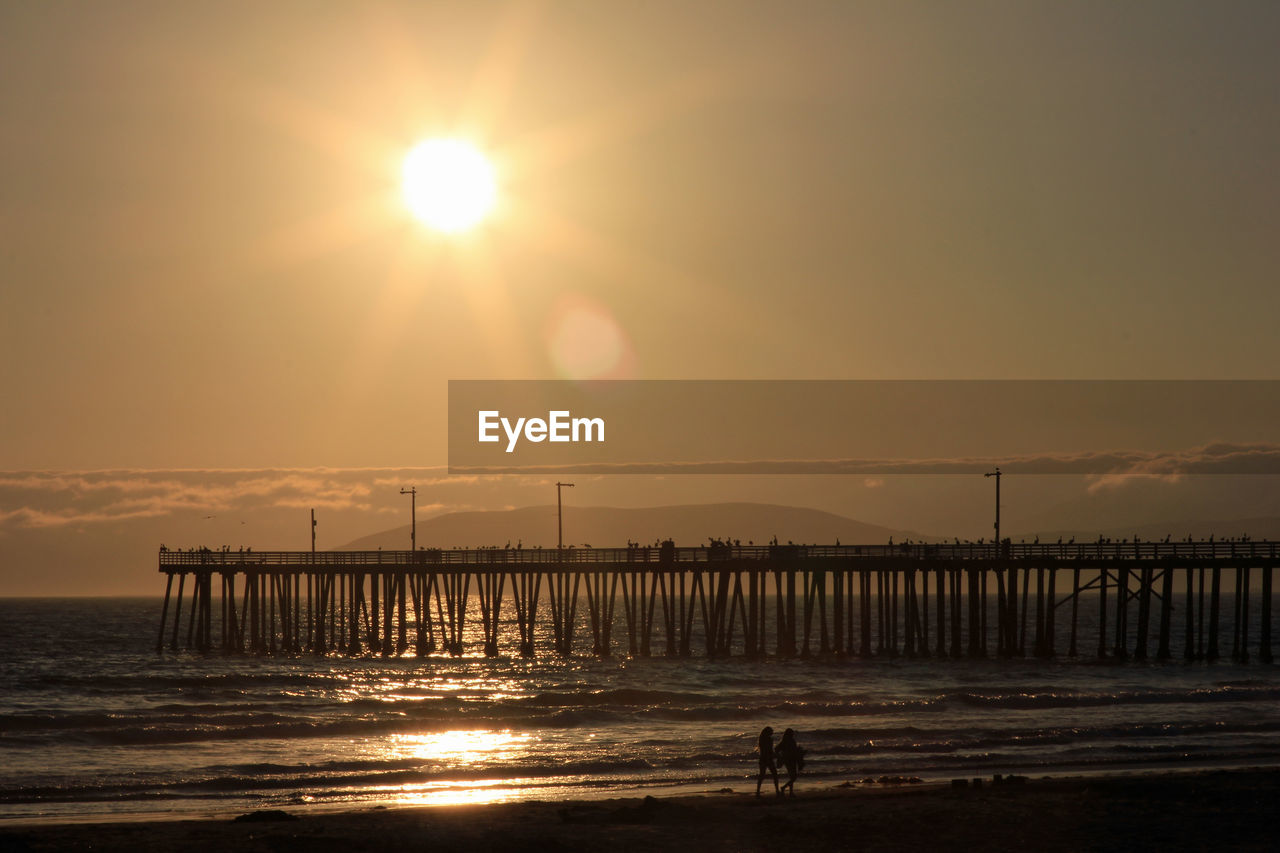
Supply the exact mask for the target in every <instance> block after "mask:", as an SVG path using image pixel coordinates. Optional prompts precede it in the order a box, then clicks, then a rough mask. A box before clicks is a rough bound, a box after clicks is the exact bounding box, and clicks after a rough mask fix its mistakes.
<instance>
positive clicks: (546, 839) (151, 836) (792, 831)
mask: <svg viewBox="0 0 1280 853" xmlns="http://www.w3.org/2000/svg"><path fill="white" fill-rule="evenodd" d="M983 781H984V784H983V786H982V787H981V788H974V787H972V785H970V786H968V787H964V788H954V787H952V786H949V785H947V786H939V785H888V786H886V785H878V784H873V785H868V784H863V783H859V784H856V785H853V786H849V787H838V788H833V787H819V786H816V785H810V786H809V787H808V788H807V789H805V788H803V787H802V789H801V792H800V794H799V795H798V796H797V797H795V798H794V799H786V800H779V799H777V798H775V797H773V796H771V795H770V796H767V797H761V798H759V799H757V798H756V797H755V796H754V794H753V793H752V791H753V790H754V788H753V787H748V786H739V787H738V788H737V789H736V790H735V792H734V793H718V794H705V795H698V796H684V797H673V798H666V799H654V798H645V799H617V800H600V801H576V802H574V801H571V802H565V801H559V802H545V801H540V802H522V803H504V804H496V805H482V806H447V807H445V806H437V807H414V808H370V809H362V810H354V811H347V812H308V811H307V810H306V809H298V810H294V811H292V812H285V813H274V814H273V813H257V814H256V815H255V817H257V818H259V819H256V820H245V819H241V820H234V819H202V820H182V821H151V822H136V823H124V822H118V823H99V824H88V823H64V824H28V825H22V826H9V827H5V828H0V851H5V853H10V851H13V853H18V851H44V850H58V851H62V850H121V851H124V850H129V851H134V850H138V851H167V850H174V851H177V850H182V851H203V850H210V851H212V850H217V851H236V853H251V851H305V853H322V851H335V853H336V851H342V853H353V851H364V850H379V851H382V850H431V851H452V850H459V851H461V850H467V851H473V850H475V851H483V850H512V851H517V850H518V851H547V853H550V851H562V850H583V851H585V850H593V851H594V850H609V851H653V850H677V849H678V850H688V851H695V853H705V851H719V850H773V851H808V850H871V851H875V850H884V851H932V850H949V849H957V850H958V849H968V850H977V849H993V850H1013V849H1023V850H1037V851H1038V850H1117V851H1119V850H1125V851H1128V850H1162V851H1167V850H1198V849H1203V850H1208V849H1217V850H1232V851H1236V850H1250V849H1252V850H1273V849H1277V834H1280V825H1278V823H1277V821H1276V820H1275V818H1274V817H1273V816H1272V809H1273V808H1274V807H1275V804H1276V803H1277V802H1280V799H1278V797H1280V770H1272V769H1263V770H1252V769H1251V770H1232V771H1211V772H1208V771H1206V772H1196V773H1169V774H1163V775H1135V776H1107V777H1078V776H1077V777H1063V778H1041V779H1029V780H1027V781H1026V782H1025V783H1022V784H1002V785H993V784H992V780H991V778H990V777H988V778H986V779H984V780H983ZM803 784H804V780H803V777H802V778H801V785H802V786H803ZM268 818H274V819H268ZM291 818H292V819H291Z"/></svg>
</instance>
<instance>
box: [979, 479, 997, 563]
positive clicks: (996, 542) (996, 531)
mask: <svg viewBox="0 0 1280 853" xmlns="http://www.w3.org/2000/svg"><path fill="white" fill-rule="evenodd" d="M982 476H984V477H995V478H996V553H997V554H999V553H1000V541H1001V540H1000V467H999V466H996V470H994V471H992V472H990V473H987V474H983V475H982Z"/></svg>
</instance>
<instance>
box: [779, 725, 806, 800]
mask: <svg viewBox="0 0 1280 853" xmlns="http://www.w3.org/2000/svg"><path fill="white" fill-rule="evenodd" d="M778 757H779V758H781V759H782V764H783V766H785V767H786V768H787V781H785V782H783V783H782V787H781V788H779V789H778V793H779V794H781V793H782V792H783V791H789V792H790V794H791V796H793V797H794V796H795V795H796V776H798V775H799V774H800V770H801V768H803V767H804V750H803V749H801V748H800V746H799V745H798V744H797V743H796V732H795V729H787V730H786V731H785V732H783V733H782V740H780V741H778Z"/></svg>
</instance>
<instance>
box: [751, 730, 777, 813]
mask: <svg viewBox="0 0 1280 853" xmlns="http://www.w3.org/2000/svg"><path fill="white" fill-rule="evenodd" d="M759 748H760V773H759V774H758V775H757V776H756V796H757V797H758V796H760V786H761V785H762V784H764V774H765V772H766V771H768V772H769V773H771V774H773V792H774V793H775V794H781V793H782V791H781V790H780V789H779V788H778V762H777V761H776V760H775V759H774V757H773V729H772V728H771V727H769V726H765V727H764V729H763V730H761V732H760V743H759Z"/></svg>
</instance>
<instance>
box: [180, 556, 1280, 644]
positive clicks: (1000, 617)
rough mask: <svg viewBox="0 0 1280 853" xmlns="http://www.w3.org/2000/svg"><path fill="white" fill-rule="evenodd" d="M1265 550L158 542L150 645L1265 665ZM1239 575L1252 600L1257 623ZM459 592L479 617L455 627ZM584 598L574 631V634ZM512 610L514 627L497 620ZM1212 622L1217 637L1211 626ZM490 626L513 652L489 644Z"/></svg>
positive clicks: (460, 611) (464, 613)
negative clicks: (159, 594)
mask: <svg viewBox="0 0 1280 853" xmlns="http://www.w3.org/2000/svg"><path fill="white" fill-rule="evenodd" d="M1278 563H1280V542H1275V541H1250V540H1231V541H1213V540H1212V539H1210V540H1199V541H1183V542H1171V541H1168V540H1165V541H1161V542H1146V541H1136V540H1135V541H1121V542H1115V541H1111V540H1103V539H1100V540H1098V541H1096V542H1074V541H1073V542H1068V543H1062V542H1058V543H1040V542H1034V543H1012V542H1010V541H1008V540H1005V541H1004V542H1003V543H1001V544H999V545H997V544H996V543H994V542H990V543H985V542H977V543H970V542H956V543H954V544H937V543H911V542H908V543H902V544H892V543H890V544H876V545H795V544H786V545H777V544H771V545H738V544H731V543H716V542H713V543H712V544H710V545H707V546H699V547H676V545H675V544H674V543H673V542H670V541H668V542H663V543H661V544H660V545H658V546H654V547H639V546H636V545H630V546H628V547H624V548H590V547H587V548H574V547H567V548H555V549H553V548H548V549H541V548H532V549H530V548H511V547H509V546H508V547H502V548H497V547H495V548H479V549H465V550H464V549H451V550H442V549H419V550H416V551H380V550H379V551H239V552H231V551H229V550H224V551H209V550H208V549H192V550H187V551H182V550H170V549H166V548H162V549H161V551H160V554H159V571H160V572H161V573H162V574H164V575H165V576H166V579H167V583H166V587H165V597H164V608H163V611H162V613H161V618H160V631H159V637H158V640H157V643H156V649H157V651H158V652H159V651H163V650H164V649H165V648H168V649H169V650H172V651H176V650H178V649H180V648H185V649H187V650H191V651H196V652H203V653H212V652H223V653H243V654H291V655H300V654H318V655H325V654H348V655H365V654H381V655H384V656H392V655H401V654H404V653H405V652H407V651H409V650H410V649H412V650H413V651H414V653H415V654H417V655H428V654H432V653H437V652H444V653H448V654H451V655H462V654H464V653H466V652H468V651H473V650H475V649H476V648H479V649H482V650H483V653H484V654H486V655H490V656H493V655H498V654H500V653H512V654H519V655H524V656H534V655H537V654H544V653H554V654H560V655H569V654H575V653H579V652H588V651H589V653H590V654H594V655H599V656H608V655H612V654H617V653H622V654H629V655H633V656H649V655H651V654H653V653H654V652H655V651H656V650H657V646H658V644H659V643H660V644H661V651H662V653H663V654H665V655H668V656H689V655H691V654H693V653H694V651H695V648H696V649H697V651H698V652H699V653H700V654H706V655H707V656H709V657H726V656H729V655H731V654H737V655H745V656H747V657H753V658H758V657H763V656H767V655H773V656H777V657H784V658H785V657H795V656H801V657H805V656H811V655H819V656H861V657H875V656H895V655H905V656H936V657H950V658H982V657H988V656H992V655H994V656H997V657H1001V658H1022V657H1026V656H1028V655H1031V656H1035V657H1041V658H1049V657H1055V656H1059V655H1061V654H1065V655H1067V656H1071V657H1078V656H1082V655H1088V656H1096V657H1100V658H1115V659H1125V658H1133V659H1139V660H1140V659H1145V658H1147V657H1148V656H1152V657H1154V658H1156V659H1160V660H1166V659H1169V658H1172V657H1173V656H1174V655H1175V654H1178V655H1180V656H1181V657H1183V658H1185V659H1187V660H1209V661H1212V660H1216V659H1219V658H1221V657H1224V656H1225V654H1224V652H1225V653H1229V655H1230V657H1231V658H1232V659H1233V660H1236V661H1245V660H1248V659H1249V657H1250V654H1251V651H1256V655H1257V657H1258V658H1259V659H1260V660H1262V661H1264V662H1270V661H1271V660H1272V652H1271V621H1272V606H1271V599H1272V574H1273V569H1274V568H1275V567H1276V566H1277V564H1278ZM1255 570H1256V571H1257V573H1258V575H1260V586H1261V590H1260V598H1261V601H1260V608H1259V610H1260V617H1259V619H1258V621H1257V625H1256V626H1253V625H1251V624H1250V612H1251V610H1250V603H1249V598H1250V594H1251V590H1252V588H1253V586H1254V579H1255V577H1258V575H1254V574H1253V573H1254V572H1255ZM175 579H176V580H177V585H176V586H177V589H176V597H175V590H174V586H175V584H174V581H175ZM1224 584H1227V585H1228V588H1225V589H1224ZM188 586H190V592H189V594H187V593H186V588H187V587H188ZM215 586H216V587H217V592H216V593H215ZM1085 593H1092V595H1093V598H1092V599H1089V598H1086V597H1085ZM184 596H185V597H184ZM584 599H585V600H584ZM473 603H474V604H478V612H479V625H478V626H476V625H474V624H472V625H469V624H468V620H469V619H472V618H473V616H474V612H475V610H476V609H477V608H476V607H473V606H472V605H473ZM171 605H172V607H171ZM619 605H620V607H619ZM1086 606H1087V607H1092V608H1094V613H1095V615H1096V620H1095V622H1096V624H1095V625H1094V630H1093V636H1090V637H1087V638H1086V637H1084V636H1082V634H1083V632H1082V631H1081V630H1080V613H1081V609H1082V608H1083V607H1086ZM215 607H216V611H217V612H216V615H215ZM1227 607H1230V608H1231V609H1230V611H1229V613H1230V618H1226V615H1227V612H1228V611H1227V610H1226V608H1227ZM171 609H172V613H173V616H172V619H170V618H169V616H170V610H171ZM184 610H186V611H187V612H186V618H185V621H184V619H183V611H184ZM619 610H620V611H621V613H619V612H618V611H619ZM580 611H585V617H586V618H585V622H586V626H587V628H588V629H589V631H590V638H589V639H590V644H589V646H588V645H587V643H586V638H581V640H582V642H579V639H580V638H578V637H576V636H575V632H576V631H577V629H578V627H579V624H578V623H579V621H580V620H579V613H580ZM512 617H514V623H515V625H514V627H515V629H516V636H515V640H514V642H512V641H511V640H510V631H509V630H508V631H505V632H504V631H503V630H502V627H503V624H504V620H505V621H506V623H508V624H509V623H510V622H511V619H512ZM476 627H478V628H479V634H478V636H477V632H476V630H475V628H476ZM539 628H542V629H544V630H542V631H541V632H540V631H539V630H537V629H539ZM547 628H549V629H550V636H549V640H550V642H549V643H548V642H547V639H548V638H547V637H546V633H547V632H546V630H545V629H547ZM989 628H990V629H993V630H989ZM1224 628H1229V630H1230V632H1231V636H1230V637H1229V638H1225V637H1223V636H1222V635H1223V634H1224ZM615 629H618V630H619V631H620V632H621V633H620V634H615ZM993 635H994V636H993ZM540 637H541V639H540ZM184 638H185V642H182V641H183V640H184ZM504 638H505V639H507V642H508V645H509V646H510V648H507V649H502V648H500V642H502V641H503V640H504ZM1175 638H1179V639H1178V640H1177V641H1175ZM1227 643H1229V647H1228V646H1227V645H1226V644H1227Z"/></svg>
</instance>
